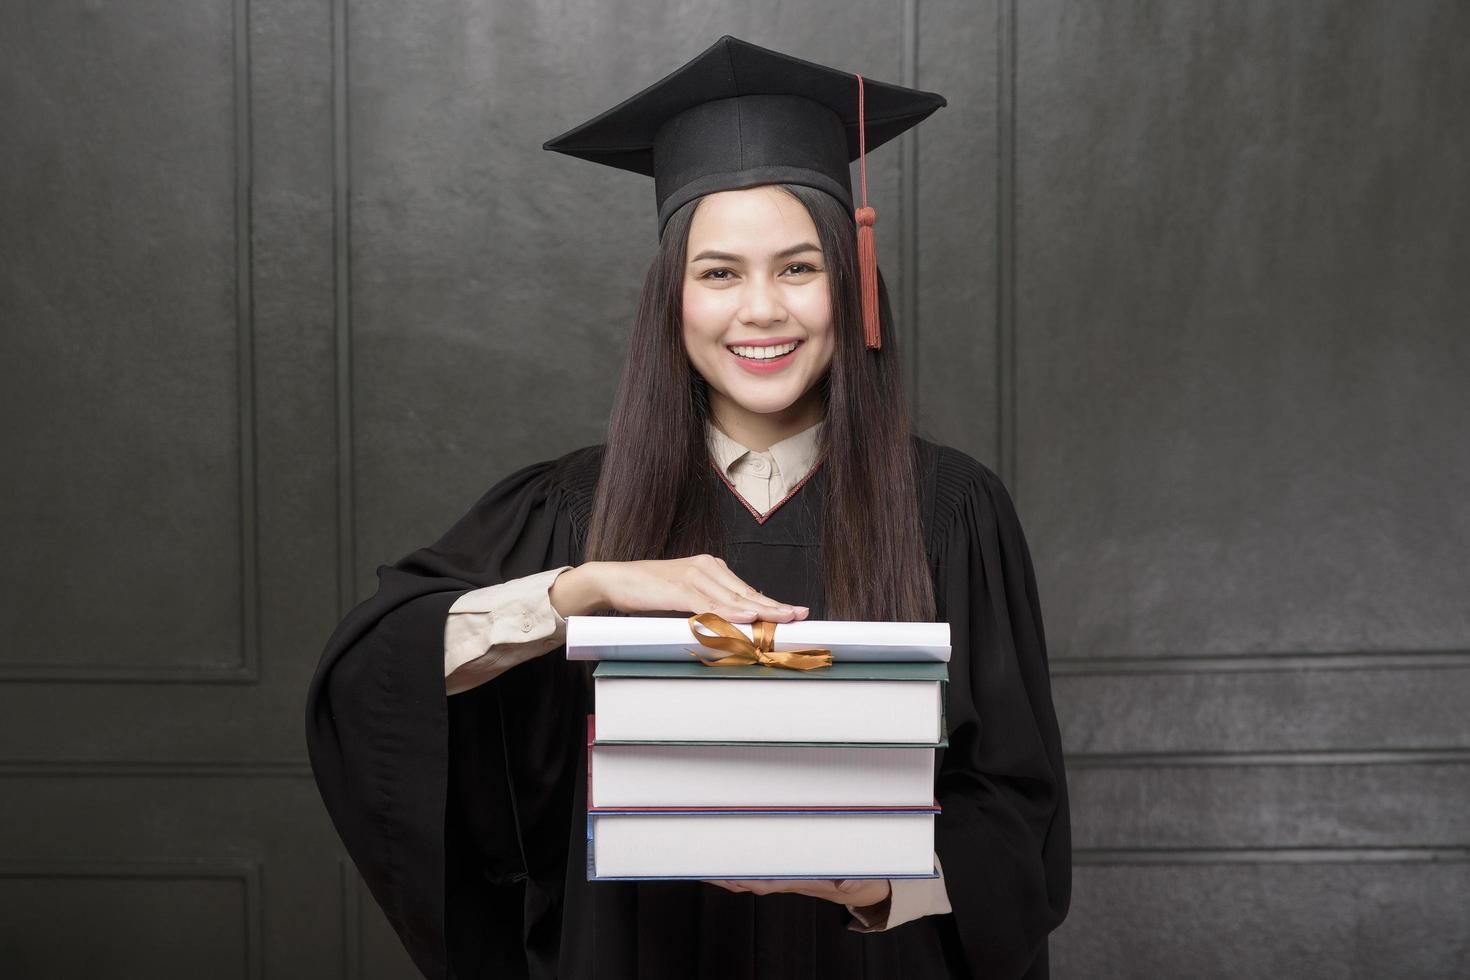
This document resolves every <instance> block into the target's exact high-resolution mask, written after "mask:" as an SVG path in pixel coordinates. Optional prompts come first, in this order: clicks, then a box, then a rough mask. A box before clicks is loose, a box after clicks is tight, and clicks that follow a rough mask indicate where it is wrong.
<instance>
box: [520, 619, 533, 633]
mask: <svg viewBox="0 0 1470 980" xmlns="http://www.w3.org/2000/svg"><path fill="white" fill-rule="evenodd" d="M521 632H522V633H529V632H531V621H530V620H529V619H523V620H521Z"/></svg>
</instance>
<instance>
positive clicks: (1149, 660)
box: [1051, 649, 1470, 676]
mask: <svg viewBox="0 0 1470 980" xmlns="http://www.w3.org/2000/svg"><path fill="white" fill-rule="evenodd" d="M1467 666H1470V649H1466V650H1363V651H1350V652H1332V651H1321V652H1307V653H1289V652H1283V653H1240V654H1221V655H1217V656H1203V657H1191V656H1162V657H1053V658H1052V659H1051V673H1052V675H1053V676H1060V675H1070V676H1087V675H1098V674H1199V673H1226V672H1232V671H1241V672H1269V671H1300V670H1400V669H1408V670H1422V669H1432V668H1453V667H1461V668H1463V667H1467Z"/></svg>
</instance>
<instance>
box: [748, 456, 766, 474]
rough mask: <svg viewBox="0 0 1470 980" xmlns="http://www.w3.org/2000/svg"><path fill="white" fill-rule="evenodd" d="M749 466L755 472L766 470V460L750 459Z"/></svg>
mask: <svg viewBox="0 0 1470 980" xmlns="http://www.w3.org/2000/svg"><path fill="white" fill-rule="evenodd" d="M750 468H751V469H753V470H755V471H756V472H757V473H764V472H765V471H766V461H765V460H763V459H755V460H751V463H750Z"/></svg>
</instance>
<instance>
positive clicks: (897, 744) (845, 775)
mask: <svg viewBox="0 0 1470 980" xmlns="http://www.w3.org/2000/svg"><path fill="white" fill-rule="evenodd" d="M741 630H742V632H744V633H746V634H747V635H748V634H749V628H748V627H741ZM776 637H777V640H776V644H775V648H776V650H778V651H779V650H791V649H798V648H811V647H820V648H823V649H827V650H830V651H831V653H832V664H831V666H828V667H820V668H817V669H814V670H808V671H803V670H794V669H788V668H784V667H774V666H761V665H739V666H721V667H715V666H709V665H707V664H704V663H700V662H699V660H698V659H696V658H695V657H694V656H691V655H690V653H691V650H692V651H696V652H698V653H699V654H700V655H701V656H705V657H717V656H719V654H718V653H717V652H716V651H713V650H707V649H705V648H704V647H701V646H700V645H699V643H698V642H697V641H696V640H695V638H694V637H693V635H692V634H691V632H690V627H689V623H688V621H687V620H685V619H665V618H652V617H600V616H589V617H582V616H574V617H572V618H571V619H570V620H569V621H568V624H567V656H568V658H569V659H574V660H598V661H601V662H600V663H598V665H597V668H596V670H595V672H594V674H593V678H594V680H593V683H594V688H595V690H594V695H595V711H596V714H595V716H592V717H589V718H588V724H587V743H588V745H587V751H588V764H587V779H588V787H587V789H588V793H587V799H588V809H587V877H588V878H589V879H591V880H647V879H669V878H693V879H709V878H717V879H732V878H929V877H934V876H935V871H934V862H933V856H934V817H935V814H937V813H938V812H939V807H938V806H937V805H936V804H935V801H934V760H935V749H936V748H937V747H939V746H941V745H944V744H945V722H944V685H945V683H946V681H947V675H948V660H949V652H950V647H949V625H948V624H947V623H850V622H801V623H786V624H782V625H780V626H779V627H778V628H777V630H776Z"/></svg>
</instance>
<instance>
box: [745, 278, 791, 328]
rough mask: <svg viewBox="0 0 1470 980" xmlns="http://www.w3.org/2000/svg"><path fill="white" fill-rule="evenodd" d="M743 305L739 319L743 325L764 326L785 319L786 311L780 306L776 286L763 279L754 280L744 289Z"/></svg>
mask: <svg viewBox="0 0 1470 980" xmlns="http://www.w3.org/2000/svg"><path fill="white" fill-rule="evenodd" d="M744 299H745V304H744V306H743V307H742V309H741V311H740V319H741V320H742V321H743V322H745V323H750V324H754V325H756V326H765V325H767V324H771V323H780V322H781V321H783V320H785V319H786V310H785V308H784V307H782V306H781V297H780V294H779V291H778V290H777V288H776V286H775V285H774V284H772V283H769V282H766V281H765V280H764V279H760V278H755V279H752V280H750V281H749V284H748V285H747V286H746V288H745V297H744Z"/></svg>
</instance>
